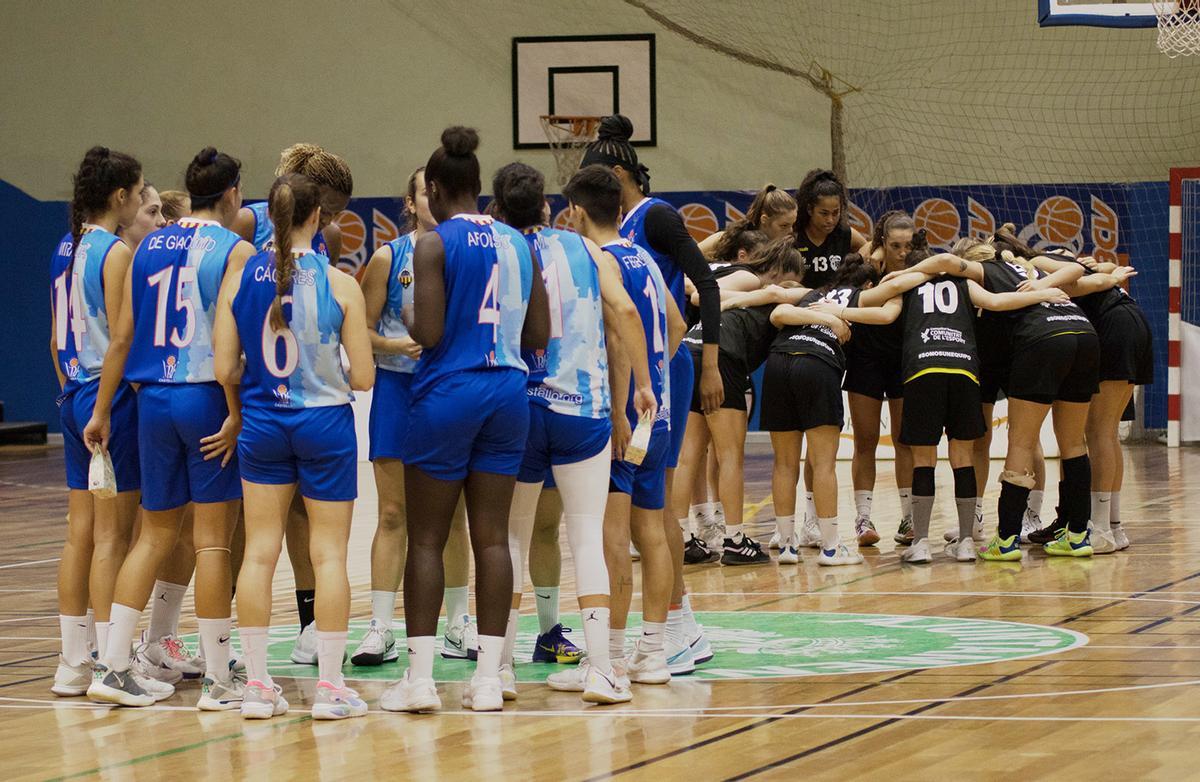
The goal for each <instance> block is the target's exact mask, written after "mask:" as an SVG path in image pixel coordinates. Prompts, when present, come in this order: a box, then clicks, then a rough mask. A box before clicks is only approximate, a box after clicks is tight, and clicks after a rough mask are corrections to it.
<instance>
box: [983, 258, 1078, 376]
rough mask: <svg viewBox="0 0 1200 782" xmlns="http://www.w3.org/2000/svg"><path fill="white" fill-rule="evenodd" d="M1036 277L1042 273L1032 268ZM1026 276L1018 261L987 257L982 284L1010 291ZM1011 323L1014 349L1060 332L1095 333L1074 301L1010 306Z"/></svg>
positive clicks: (1005, 291)
mask: <svg viewBox="0 0 1200 782" xmlns="http://www.w3.org/2000/svg"><path fill="white" fill-rule="evenodd" d="M1033 273H1034V274H1035V275H1037V277H1044V276H1045V275H1044V274H1042V273H1041V272H1039V271H1038V270H1037V269H1034V270H1033ZM1028 278H1029V276H1028V274H1026V272H1025V268H1024V267H1023V266H1021V265H1020V264H1016V263H1008V262H1007V261H988V262H986V263H984V264H983V283H984V287H985V288H987V289H988V290H989V291H993V292H995V293H1010V292H1012V291H1015V290H1016V289H1017V286H1018V285H1020V284H1021V283H1022V282H1024V281H1025V280H1027V279H1028ZM1009 317H1010V321H1009V322H1010V323H1011V324H1012V349H1013V353H1014V354H1015V353H1016V352H1018V351H1020V350H1022V349H1024V348H1027V347H1029V346H1030V345H1032V344H1033V343H1035V342H1038V341H1040V340H1043V339H1046V338H1047V337H1054V336H1057V335H1059V334H1095V333H1096V329H1094V328H1093V327H1092V323H1091V321H1089V320H1088V317H1087V315H1085V314H1083V310H1081V309H1080V308H1079V307H1078V306H1076V305H1075V304H1074V303H1068V304H1050V303H1049V302H1041V303H1038V304H1034V305H1032V306H1029V307H1025V308H1023V309H1019V310H1013V312H1012V313H1011V315H1010V316H1009Z"/></svg>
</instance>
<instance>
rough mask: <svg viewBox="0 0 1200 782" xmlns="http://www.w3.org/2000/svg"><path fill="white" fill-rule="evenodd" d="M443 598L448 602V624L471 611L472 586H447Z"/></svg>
mask: <svg viewBox="0 0 1200 782" xmlns="http://www.w3.org/2000/svg"><path fill="white" fill-rule="evenodd" d="M442 600H443V601H445V604H446V625H447V626H449V625H450V623H451V622H457V621H459V620H460V619H462V618H463V616H466V615H469V614H470V613H471V589H470V587H465V586H460V587H446V588H445V589H443V590H442Z"/></svg>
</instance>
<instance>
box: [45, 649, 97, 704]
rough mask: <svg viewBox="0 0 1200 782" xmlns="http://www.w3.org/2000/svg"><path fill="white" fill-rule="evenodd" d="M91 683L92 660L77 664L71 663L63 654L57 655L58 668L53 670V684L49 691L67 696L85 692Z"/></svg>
mask: <svg viewBox="0 0 1200 782" xmlns="http://www.w3.org/2000/svg"><path fill="white" fill-rule="evenodd" d="M91 683H92V660H91V658H88V661H87V662H83V663H79V665H71V664H70V663H69V662H67V661H66V659H64V658H63V656H62V655H61V654H60V655H59V656H58V669H57V670H55V671H54V684H53V685H51V687H50V692H52V693H54V694H55V695H61V696H62V697H64V698H69V697H72V696H74V695H85V694H87V691H88V687H89V686H90V685H91Z"/></svg>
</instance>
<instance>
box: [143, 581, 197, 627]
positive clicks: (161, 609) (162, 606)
mask: <svg viewBox="0 0 1200 782" xmlns="http://www.w3.org/2000/svg"><path fill="white" fill-rule="evenodd" d="M186 594H187V584H172V583H171V582H170V581H155V582H154V591H153V592H151V593H150V629H148V630H147V631H146V639H147V640H149V641H157V640H158V639H159V638H162V637H163V636H164V635H178V634H179V610H180V609H181V608H182V607H183V596H184V595H186Z"/></svg>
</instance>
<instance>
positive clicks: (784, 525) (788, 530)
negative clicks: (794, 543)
mask: <svg viewBox="0 0 1200 782" xmlns="http://www.w3.org/2000/svg"><path fill="white" fill-rule="evenodd" d="M775 531H776V532H777V533H779V540H780V542H781V543H782V542H786V541H789V540H791V539H792V536H793V535H795V534H796V517H795V516H794V515H793V516H776V517H775Z"/></svg>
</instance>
